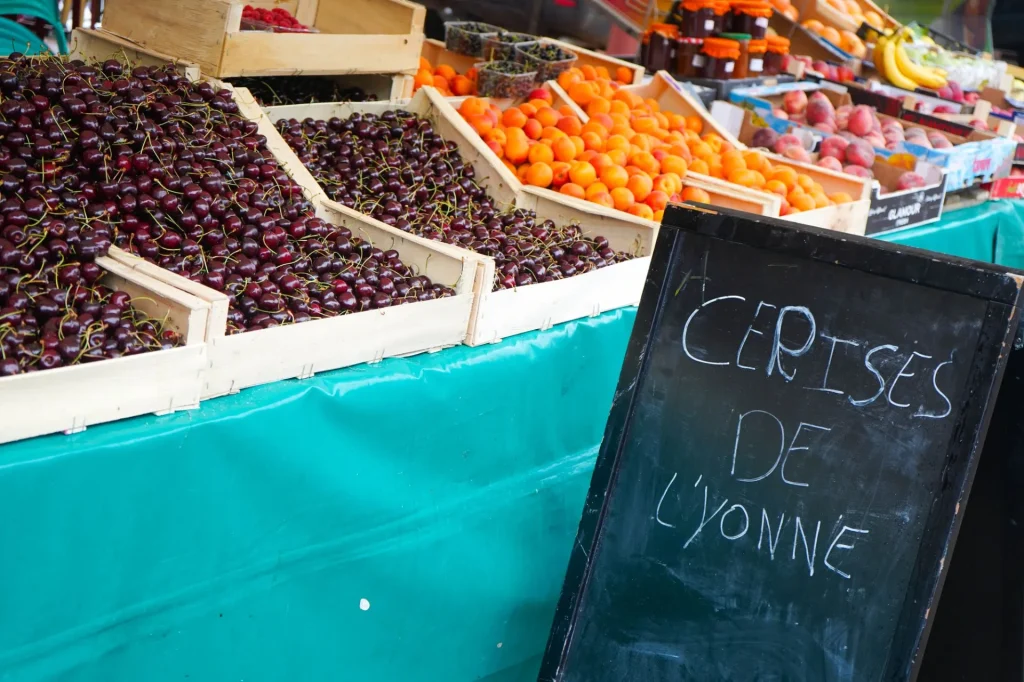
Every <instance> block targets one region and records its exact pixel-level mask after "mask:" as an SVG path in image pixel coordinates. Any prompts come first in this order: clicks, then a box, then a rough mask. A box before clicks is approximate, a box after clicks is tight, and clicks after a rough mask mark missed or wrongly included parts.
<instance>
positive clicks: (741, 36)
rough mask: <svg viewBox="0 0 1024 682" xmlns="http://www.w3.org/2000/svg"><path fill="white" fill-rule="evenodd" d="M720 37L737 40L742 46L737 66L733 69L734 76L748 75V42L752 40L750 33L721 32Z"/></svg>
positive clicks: (744, 76) (743, 76)
mask: <svg viewBox="0 0 1024 682" xmlns="http://www.w3.org/2000/svg"><path fill="white" fill-rule="evenodd" d="M718 37H719V38H725V39H726V40H735V41H736V42H737V44H739V46H740V56H739V58H738V59H737V60H736V68H734V69H733V71H732V76H731V77H732V78H746V77H747V44H748V43H749V42H750V34H749V33H720V34H718Z"/></svg>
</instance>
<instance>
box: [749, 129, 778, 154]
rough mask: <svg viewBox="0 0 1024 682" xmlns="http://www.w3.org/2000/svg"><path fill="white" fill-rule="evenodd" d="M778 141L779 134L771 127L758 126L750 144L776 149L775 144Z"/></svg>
mask: <svg viewBox="0 0 1024 682" xmlns="http://www.w3.org/2000/svg"><path fill="white" fill-rule="evenodd" d="M778 141H779V134H778V133H777V132H775V131H774V130H772V129H771V128H758V129H757V130H755V131H754V136H753V137H752V138H751V139H750V146H752V147H764V148H765V149H774V148H775V144H776V143H777V142H778Z"/></svg>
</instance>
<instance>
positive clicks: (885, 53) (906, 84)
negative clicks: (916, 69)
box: [882, 37, 917, 90]
mask: <svg viewBox="0 0 1024 682" xmlns="http://www.w3.org/2000/svg"><path fill="white" fill-rule="evenodd" d="M897 42H899V38H898V37H897V38H893V39H891V40H887V41H885V46H884V47H883V48H882V63H883V64H884V65H885V77H886V78H888V79H889V82H890V83H892V84H893V85H895V86H896V87H897V88H903V89H904V90H916V89H917V83H916V82H915V81H914V80H912V79H911V78H909V77H907V76H905V75H904V74H903V72H902V71H900V67H899V65H898V64H896V47H897Z"/></svg>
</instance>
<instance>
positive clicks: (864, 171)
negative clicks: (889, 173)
mask: <svg viewBox="0 0 1024 682" xmlns="http://www.w3.org/2000/svg"><path fill="white" fill-rule="evenodd" d="M843 172H844V173H846V174H847V175H856V176H857V177H859V178H873V177H875V176H874V174H873V173H872V172H871V170H870V169H868V168H864V167H863V166H854V165H852V164H851V165H849V166H846V167H845V168H843Z"/></svg>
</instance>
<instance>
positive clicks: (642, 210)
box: [626, 201, 654, 220]
mask: <svg viewBox="0 0 1024 682" xmlns="http://www.w3.org/2000/svg"><path fill="white" fill-rule="evenodd" d="M626 211H627V213H631V214H633V215H635V216H636V217H637V218H643V219H644V220H654V211H652V210H651V207H650V206H648V205H647V204H645V203H642V202H639V201H638V202H637V203H635V204H633V205H632V206H630V207H629V208H628V209H626Z"/></svg>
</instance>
